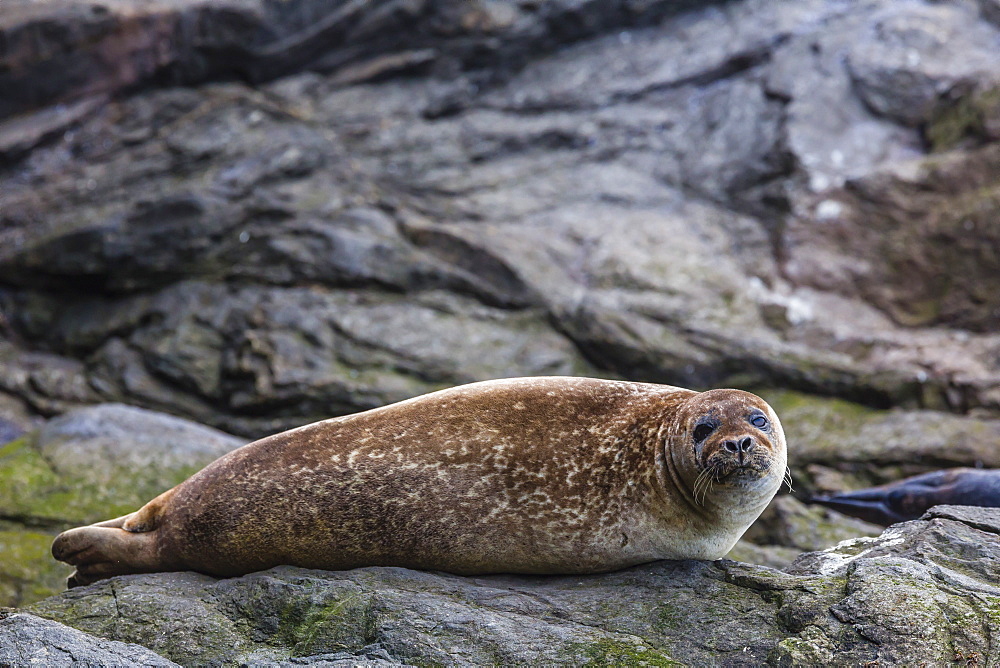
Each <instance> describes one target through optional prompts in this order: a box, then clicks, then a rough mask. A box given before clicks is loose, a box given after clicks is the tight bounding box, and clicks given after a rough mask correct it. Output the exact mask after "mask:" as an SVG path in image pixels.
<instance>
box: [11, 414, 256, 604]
mask: <svg viewBox="0 0 1000 668" xmlns="http://www.w3.org/2000/svg"><path fill="white" fill-rule="evenodd" d="M243 442H244V441H243V440H242V439H239V438H236V437H233V436H229V435H228V434H224V433H222V432H219V431H216V430H214V429H211V428H209V427H204V426H202V425H198V424H196V423H193V422H189V421H187V420H182V419H180V418H176V417H173V416H170V415H164V414H162V413H155V412H153V411H148V410H144V409H139V408H132V407H128V406H123V405H118V404H105V405H98V406H93V407H90V408H85V409H80V410H78V411H74V412H71V413H68V414H66V415H64V416H62V417H60V418H57V419H55V420H52V421H50V422H49V423H48V424H46V425H45V426H44V427H42V428H41V429H39V430H38V431H35V432H32V433H30V434H28V435H26V436H24V437H22V438H20V439H17V440H15V441H11V442H9V443H6V444H4V445H0V516H2V517H3V518H5V519H4V522H3V523H2V524H0V554H3V557H4V558H3V560H2V561H0V605H23V604H25V603H28V602H31V601H35V600H38V599H40V598H43V597H44V596H48V595H50V594H52V593H54V592H56V591H59V590H60V589H61V588H62V587H63V583H64V580H65V578H66V576H67V575H68V574H69V570H68V569H67V568H66V567H65V566H64V565H63V564H60V563H58V562H56V561H55V560H53V559H52V557H51V555H50V554H49V545H50V544H51V542H52V538H53V537H54V536H55V535H56V534H57V533H58V532H59V531H61V530H63V529H67V528H70V527H72V526H78V525H81V524H89V523H92V522H97V521H101V520H105V519H110V518H112V517H118V516H120V515H124V514H126V513H129V512H132V511H134V510H136V509H137V508H139V507H141V506H142V505H143V504H144V503H146V502H147V501H149V500H150V499H151V498H153V497H154V496H156V495H158V494H160V493H161V492H163V491H165V490H167V489H169V488H170V487H173V486H174V485H176V484H177V483H179V482H180V481H182V480H184V479H185V478H187V477H188V476H189V475H191V474H192V473H194V472H195V471H198V470H199V469H201V468H202V467H203V466H205V464H207V463H209V462H211V461H212V460H214V459H216V458H217V457H219V456H221V455H222V454H224V453H226V452H228V451H230V450H232V449H233V448H235V447H238V446H240V445H242V444H243Z"/></svg>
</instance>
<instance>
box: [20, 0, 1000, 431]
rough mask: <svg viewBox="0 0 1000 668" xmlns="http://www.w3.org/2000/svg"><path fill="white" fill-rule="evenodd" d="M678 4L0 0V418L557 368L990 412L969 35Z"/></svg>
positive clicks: (944, 25) (359, 397) (889, 8)
mask: <svg viewBox="0 0 1000 668" xmlns="http://www.w3.org/2000/svg"><path fill="white" fill-rule="evenodd" d="M695 5H698V6H697V7H696V6H695ZM700 5H701V3H673V2H655V1H654V2H645V3H626V2H621V3H619V2H609V3H603V2H602V3H597V2H583V1H581V0H575V1H570V0H566V1H560V2H549V3H536V2H527V1H525V2H511V3H495V2H482V3H477V2H471V3H470V2H448V1H439V2H431V1H418V2H411V1H407V2H403V1H399V2H386V3H347V2H343V3H316V2H310V1H308V0H296V1H293V2H287V3H279V4H275V3H240V4H238V5H236V4H232V5H230V4H226V5H221V6H220V5H218V4H216V3H205V2H178V3H162V4H157V3H153V4H144V5H142V6H141V7H135V6H133V5H131V4H130V3H128V4H120V3H110V2H109V3H105V4H99V5H79V4H76V3H74V2H67V1H60V2H43V3H37V2H22V1H13V2H8V3H7V5H6V9H5V11H4V12H3V14H2V16H0V34H2V35H3V37H4V40H3V51H2V52H0V63H2V64H3V68H2V69H3V72H4V74H3V83H4V90H5V92H9V93H11V94H8V95H5V96H4V98H5V102H4V106H3V107H2V108H0V116H5V117H6V118H5V120H4V121H3V122H2V124H0V158H2V164H3V167H2V171H0V198H2V200H3V202H4V206H3V208H2V210H0V308H2V312H3V314H4V321H3V322H4V326H3V328H2V331H3V341H2V343H0V345H2V349H0V355H2V358H3V360H4V365H3V367H2V370H0V390H2V392H3V393H4V397H5V398H4V404H5V405H9V406H10V407H11V408H10V409H9V411H8V412H9V413H11V414H12V415H15V417H18V418H19V419H21V420H22V421H23V420H24V419H26V418H27V417H28V416H30V415H35V414H41V415H52V414H56V413H60V412H63V411H65V410H66V409H68V408H71V407H74V406H79V405H81V404H89V403H96V402H99V401H107V400H114V401H123V400H124V401H128V402H130V403H137V404H140V405H145V406H147V407H154V408H159V409H165V410H168V411H171V412H174V413H179V414H183V415H187V416H191V417H194V418H197V419H199V420H201V421H205V422H209V423H211V424H213V425H215V426H220V427H224V428H227V429H228V430H230V431H236V432H238V433H241V434H244V435H247V436H255V435H260V434H263V433H266V432H270V431H273V430H275V429H277V428H280V427H288V426H292V425H295V424H300V423H302V422H303V421H306V420H308V419H311V418H314V417H326V416H329V415H331V414H333V413H339V412H346V411H352V410H357V409H361V408H368V407H371V406H374V405H378V404H382V403H385V402H388V401H392V400H396V399H400V398H404V397H407V396H411V395H414V394H418V393H420V392H423V391H426V390H431V389H436V388H438V387H441V386H443V385H448V384H454V383H458V382H462V381H467V380H475V379H482V378H486V377H492V376H504V375H518V374H563V373H589V374H612V375H622V376H628V377H631V378H640V379H648V380H654V381H661V382H667V383H675V384H681V385H691V386H697V387H709V386H714V385H740V386H758V387H767V386H773V387H790V388H796V389H800V390H807V391H810V392H816V393H820V394H825V395H836V396H841V397H845V398H849V399H853V400H857V401H861V402H862V403H866V404H869V405H873V406H888V405H899V406H908V407H928V408H935V409H942V410H947V411H953V412H958V413H964V412H966V411H969V410H972V409H981V410H984V411H986V412H989V413H996V412H998V411H1000V364H998V362H997V360H998V359H1000V339H998V335H997V333H996V327H995V325H996V323H997V322H998V321H1000V310H998V309H1000V302H998V301H997V297H996V293H997V291H996V290H995V289H994V288H995V286H996V284H997V279H996V277H997V275H1000V267H998V265H997V249H998V245H1000V239H998V238H997V236H996V234H997V232H996V226H995V225H993V224H991V223H992V221H993V219H994V218H995V214H996V212H997V209H998V195H997V192H998V190H997V188H998V187H1000V186H998V182H997V178H998V176H997V175H998V174H1000V162H998V160H1000V158H998V155H1000V154H998V153H997V149H998V146H997V143H996V140H997V138H998V133H1000V130H998V127H1000V125H998V124H1000V93H998V92H997V91H1000V87H998V81H997V79H998V77H1000V74H998V73H1000V56H997V53H998V51H997V49H996V48H995V47H996V45H997V40H998V39H1000V37H998V35H1000V32H998V28H997V25H996V24H995V23H993V22H991V21H994V19H995V17H994V14H995V8H994V7H993V6H992V4H991V3H989V2H985V1H984V2H982V3H980V5H977V4H975V3H972V2H960V1H956V2H937V3H925V2H915V1H906V2H887V1H881V2H877V1H871V0H869V1H866V2H855V3H841V2H834V1H830V0H809V1H806V2H802V1H800V0H796V1H794V2H792V1H791V0H789V1H788V2H782V1H779V2H769V3H753V2H729V3H717V4H710V5H708V6H700Z"/></svg>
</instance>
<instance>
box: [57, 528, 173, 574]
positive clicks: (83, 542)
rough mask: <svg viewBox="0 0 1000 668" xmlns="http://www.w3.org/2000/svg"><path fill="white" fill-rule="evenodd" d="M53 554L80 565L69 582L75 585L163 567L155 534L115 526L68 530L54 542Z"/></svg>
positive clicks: (77, 565) (62, 559)
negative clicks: (129, 530)
mask: <svg viewBox="0 0 1000 668" xmlns="http://www.w3.org/2000/svg"><path fill="white" fill-rule="evenodd" d="M119 519H121V518H119ZM110 521H111V522H114V521H117V520H110ZM104 524H107V523H104ZM52 556H53V557H55V558H56V559H58V560H59V561H64V562H66V563H67V564H70V565H72V566H76V572H75V573H73V575H71V576H70V578H69V580H68V581H67V583H66V584H67V586H69V587H71V588H72V587H78V586H80V585H86V584H91V583H92V582H97V581H98V580H103V579H104V578H109V577H111V576H113V575H126V574H129V573H150V572H153V571H158V570H163V569H162V568H160V567H159V566H158V564H157V559H156V536H155V534H153V533H129V532H128V531H125V530H124V529H120V528H117V527H114V526H100V525H96V524H95V525H93V526H88V527H79V528H77V529H70V530H69V531H64V532H63V533H61V534H59V535H58V536H56V539H55V541H54V542H53V543H52Z"/></svg>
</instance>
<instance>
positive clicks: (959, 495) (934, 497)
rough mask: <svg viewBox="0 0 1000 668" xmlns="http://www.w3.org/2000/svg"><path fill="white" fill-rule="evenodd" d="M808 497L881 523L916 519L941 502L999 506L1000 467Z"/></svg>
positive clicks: (937, 473) (959, 470)
mask: <svg viewBox="0 0 1000 668" xmlns="http://www.w3.org/2000/svg"><path fill="white" fill-rule="evenodd" d="M810 501H812V502H813V503H818V504H820V505H822V506H826V507H827V508H832V509H834V510H836V511H838V512H841V513H843V514H845V515H850V516H852V517H857V518H858V519H862V520H865V521H866V522H872V523H873V524H881V525H882V526H889V525H890V524H895V523H897V522H906V521H909V520H915V519H917V518H918V517H920V516H921V515H923V514H924V513H925V512H927V511H928V510H929V509H930V508H933V507H934V506H939V505H943V504H947V505H953V506H984V507H987V508H996V507H1000V469H970V468H954V469H945V470H943V471H932V472H930V473H923V474H921V475H915V476H911V477H909V478H904V479H902V480H897V481H895V482H890V483H887V484H885V485H879V486H878V487H868V488H866V489H858V490H854V491H850V492H841V493H839V494H831V495H830V496H814V497H813V498H812V499H810Z"/></svg>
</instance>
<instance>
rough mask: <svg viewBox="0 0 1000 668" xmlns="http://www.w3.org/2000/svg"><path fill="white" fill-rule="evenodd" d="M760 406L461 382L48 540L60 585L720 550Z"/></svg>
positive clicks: (315, 428)
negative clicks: (158, 575)
mask: <svg viewBox="0 0 1000 668" xmlns="http://www.w3.org/2000/svg"><path fill="white" fill-rule="evenodd" d="M785 467H786V453H785V438H784V434H783V432H782V429H781V424H780V422H779V421H778V417H777V416H776V415H775V414H774V411H772V410H771V408H770V406H768V405H767V404H766V403H765V402H764V401H763V400H762V399H760V398H759V397H757V396H755V395H753V394H750V393H747V392H743V391H740V390H710V391H707V392H695V391H692V390H686V389H681V388H677V387H671V386H666V385H654V384H647V383H632V382H624V381H613V380H597V379H591V378H564V377H545V378H515V379H506V380H495V381H485V382H480V383H472V384H470V385H463V386H459V387H455V388H451V389H447V390H442V391H439V392H434V393H431V394H427V395H424V396H420V397H416V398H414V399H409V400H407V401H402V402H399V403H396V404H392V405H389V406H384V407H382V408H376V409H373V410H369V411H365V412H363V413H357V414H354V415H348V416H344V417H338V418H334V419H330V420H325V421H322V422H317V423H314V424H310V425H307V426H304V427H300V428H298V429H293V430H291V431H286V432H283V433H280V434H277V435H274V436H270V437H267V438H264V439H261V440H259V441H255V442H253V443H250V444H249V445H245V446H243V447H241V448H238V449H236V450H234V451H232V452H230V453H229V454H226V455H224V456H223V457H221V458H219V459H218V460H216V461H215V462H213V463H212V464H209V465H208V466H207V467H205V468H204V469H202V470H201V471H200V472H198V473H196V474H194V475H193V476H191V477H190V478H188V479H187V480H186V481H184V482H182V483H181V484H180V485H178V486H176V487H174V488H173V489H171V490H169V491H167V492H164V493H163V494H161V495H160V496H158V497H156V498H155V499H153V500H152V501H150V502H149V503H147V504H146V505H145V506H143V507H142V508H141V509H140V510H138V511H137V512H134V513H132V514H130V515H126V516H124V517H120V518H118V519H114V520H109V521H107V522H102V523H100V524H95V525H91V526H87V527H80V528H76V529H71V530H69V531H66V532H64V533H62V534H60V535H59V536H58V537H57V538H56V540H55V542H54V543H53V546H52V553H53V555H54V556H55V558H56V559H59V560H61V561H65V562H67V563H70V564H72V565H74V566H76V572H75V573H74V574H73V576H72V577H71V578H70V580H69V586H71V587H72V586H76V585H82V584H89V583H91V582H94V581H96V580H100V579H103V578H106V577H110V576H113V575H120V574H126V573H143V572H155V571H176V570H194V571H200V572H202V573H207V574H209V575H214V576H222V577H228V576H236V575H242V574H245V573H249V572H253V571H258V570H263V569H266V568H270V567H272V566H276V565H279V564H289V565H294V566H301V567H306V568H321V569H328V570H342V569H349V568H355V567H361V566H403V567H408V568H416V569H425V570H440V571H448V572H451V573H457V574H465V575H471V574H487V573H533V574H583V573H597V572H603V571H611V570H617V569H620V568H625V567H628V566H634V565H637V564H641V563H645V562H650V561H655V560H658V559H717V558H720V557H722V556H723V555H725V554H726V553H727V552H728V551H729V549H730V548H731V547H732V546H733V545H734V544H735V543H736V541H737V540H738V539H739V537H740V536H741V535H742V534H743V532H744V531H745V530H746V529H747V528H748V527H749V526H750V524H751V523H752V522H753V521H754V520H755V519H756V518H757V517H758V516H759V515H760V513H761V512H762V511H763V510H764V508H765V506H767V504H768V502H769V501H770V500H771V498H772V497H773V496H774V494H775V493H776V492H777V490H778V488H779V487H780V485H781V481H782V477H783V475H784V473H785Z"/></svg>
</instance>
